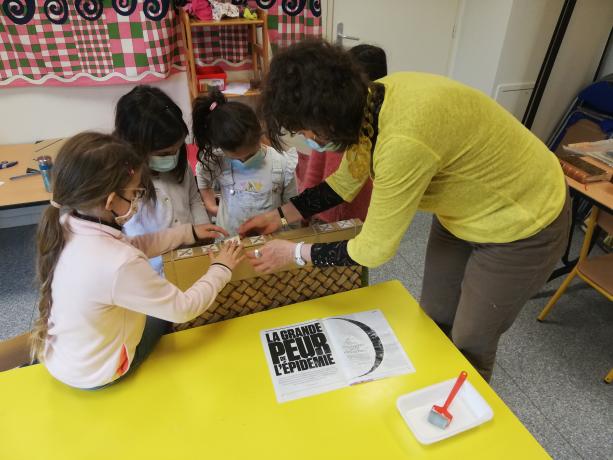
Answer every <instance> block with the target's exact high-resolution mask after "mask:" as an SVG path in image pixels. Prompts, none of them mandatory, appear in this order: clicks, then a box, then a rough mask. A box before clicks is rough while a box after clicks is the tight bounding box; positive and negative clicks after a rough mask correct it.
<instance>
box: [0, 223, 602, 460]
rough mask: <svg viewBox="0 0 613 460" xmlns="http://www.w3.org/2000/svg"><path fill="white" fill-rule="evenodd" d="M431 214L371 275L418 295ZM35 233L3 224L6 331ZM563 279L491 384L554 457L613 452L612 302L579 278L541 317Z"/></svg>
mask: <svg viewBox="0 0 613 460" xmlns="http://www.w3.org/2000/svg"><path fill="white" fill-rule="evenodd" d="M430 221H431V217H430V216H429V215H427V214H418V215H417V216H416V218H415V220H414V221H413V223H412V225H411V228H410V229H409V231H408V233H407V234H406V236H405V238H404V240H403V241H402V244H401V246H400V249H399V252H398V254H397V255H396V257H394V258H393V259H392V260H391V261H390V262H388V263H387V264H385V265H383V266H382V267H380V268H377V269H374V270H371V283H373V284H374V283H378V282H381V281H386V280H389V279H399V280H401V281H402V283H403V284H404V285H405V287H406V288H407V289H408V290H409V291H410V292H411V293H412V294H413V296H415V298H417V299H419V297H420V294H421V278H422V274H423V266H424V259H425V248H426V243H427V238H428V231H429V228H430ZM34 234H35V227H33V226H30V227H19V228H12V229H2V230H0V261H2V264H0V281H1V283H0V286H1V288H0V289H1V296H0V299H1V300H0V313H1V314H0V339H4V338H8V337H10V336H12V335H16V334H18V333H21V332H24V331H26V330H27V329H28V328H29V326H30V322H31V318H32V315H33V313H34V309H35V307H36V290H35V287H34V283H33V277H34V268H33V265H34V244H35V242H34ZM581 237H582V235H578V238H575V240H578V239H580V238H581ZM575 249H576V248H575ZM561 281H562V280H561V279H558V280H555V281H553V282H551V283H549V284H547V285H546V286H545V287H544V288H543V290H542V291H541V293H540V294H539V295H538V296H537V297H536V298H534V299H532V300H531V301H530V302H528V304H527V305H526V306H525V308H524V309H523V311H522V312H521V314H520V315H519V317H518V318H517V320H516V321H515V324H514V325H513V327H512V328H511V329H510V330H509V331H508V332H507V333H506V334H505V335H504V336H503V338H502V339H501V342H500V347H499V351H498V361H497V364H496V368H495V370H494V376H493V380H492V386H493V387H494V389H495V390H496V391H497V392H498V394H499V395H500V396H501V397H502V399H503V400H504V401H505V402H506V403H507V405H508V406H509V407H510V408H511V409H512V410H513V411H514V412H515V414H516V415H517V416H518V417H519V418H520V420H521V421H522V422H523V423H524V424H525V425H526V427H527V428H528V430H530V432H531V433H532V434H533V435H534V436H535V437H536V439H537V440H538V441H539V442H540V443H541V444H542V445H543V446H544V447H545V449H546V450H547V451H548V452H549V453H550V454H551V455H552V457H554V458H555V459H585V460H588V459H589V460H592V459H594V460H596V459H603V460H604V459H613V384H612V385H606V384H605V383H604V382H603V380H602V378H603V377H604V374H605V373H606V372H607V371H608V370H609V369H610V368H611V367H612V366H613V333H612V332H611V331H613V305H611V303H609V302H607V301H606V300H605V299H604V297H602V296H600V295H599V294H598V293H596V292H595V291H594V290H592V289H590V288H587V287H586V286H585V285H583V284H582V283H581V282H575V283H573V285H572V286H571V288H570V289H569V291H568V292H567V294H565V295H564V297H562V299H561V300H560V302H559V303H558V305H557V306H556V308H555V309H554V310H553V312H552V313H551V314H550V316H549V318H548V320H547V321H546V322H544V323H539V322H537V321H536V319H535V318H536V315H537V313H538V312H539V311H540V310H541V308H542V307H543V305H544V304H545V302H546V300H547V298H548V297H549V296H550V295H551V294H552V293H553V291H554V290H555V289H556V288H557V287H558V286H559V284H560V282H561ZM526 460H527V459H526Z"/></svg>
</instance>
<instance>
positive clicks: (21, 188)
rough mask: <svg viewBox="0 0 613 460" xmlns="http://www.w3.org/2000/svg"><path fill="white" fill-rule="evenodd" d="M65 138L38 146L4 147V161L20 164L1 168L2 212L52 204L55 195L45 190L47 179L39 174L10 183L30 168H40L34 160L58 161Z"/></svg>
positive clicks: (0, 155)
mask: <svg viewBox="0 0 613 460" xmlns="http://www.w3.org/2000/svg"><path fill="white" fill-rule="evenodd" d="M63 144H64V139H51V140H48V141H43V142H39V143H38V144H14V145H1V146H0V161H3V160H6V161H18V162H19V164H17V165H15V166H13V167H12V168H8V169H0V182H4V184H3V185H0V210H2V209H11V208H21V207H25V206H36V205H40V204H45V203H48V202H49V200H50V199H51V194H50V193H47V192H46V191H45V187H44V185H43V179H42V178H41V176H40V175H38V174H36V175H33V176H31V177H24V178H22V179H17V180H10V177H12V176H19V175H21V174H25V173H26V169H27V168H36V169H38V164H37V162H36V161H34V158H36V157H38V156H41V155H49V156H50V157H52V158H55V155H56V154H57V152H58V150H59V149H60V147H61V146H62V145H63Z"/></svg>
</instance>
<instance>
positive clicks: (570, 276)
mask: <svg viewBox="0 0 613 460" xmlns="http://www.w3.org/2000/svg"><path fill="white" fill-rule="evenodd" d="M575 276H577V268H573V269H572V271H571V272H570V273H569V274H568V276H567V277H566V279H565V280H564V282H563V283H562V285H561V286H560V287H559V288H558V290H557V291H556V292H555V294H554V295H553V296H552V297H551V299H549V302H547V305H545V308H543V311H541V313H540V314H539V315H538V317H537V320H539V321H543V320H544V319H545V317H546V316H547V315H548V314H549V312H550V311H551V309H552V308H553V306H554V305H555V304H556V302H557V301H558V300H559V299H560V297H562V294H564V291H566V289H567V288H568V285H569V284H570V282H571V281H572V280H573V278H574V277H575Z"/></svg>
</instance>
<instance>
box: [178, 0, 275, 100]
mask: <svg viewBox="0 0 613 460" xmlns="http://www.w3.org/2000/svg"><path fill="white" fill-rule="evenodd" d="M257 15H258V19H254V20H250V19H243V18H237V19H222V20H221V21H198V20H196V19H193V18H191V17H190V16H189V14H187V12H186V11H185V10H181V31H182V34H183V43H184V48H185V58H186V66H187V80H188V84H189V94H190V98H191V100H194V99H195V98H196V97H197V96H198V95H199V93H200V91H199V89H198V76H197V74H196V58H195V56H194V46H193V40H192V33H193V31H194V29H197V28H199V27H211V28H212V27H228V26H247V27H248V28H249V33H248V42H249V48H250V51H251V60H252V69H251V71H252V79H253V80H256V81H260V82H261V81H263V79H264V75H265V74H266V73H267V72H268V18H267V15H266V13H265V12H264V11H262V10H257ZM258 29H260V31H261V33H258ZM233 81H240V80H235V79H233V78H232V71H229V73H228V82H233ZM259 94H260V90H259V89H249V91H247V93H246V94H244V95H240V96H239V95H233V94H226V97H244V96H257V95H259Z"/></svg>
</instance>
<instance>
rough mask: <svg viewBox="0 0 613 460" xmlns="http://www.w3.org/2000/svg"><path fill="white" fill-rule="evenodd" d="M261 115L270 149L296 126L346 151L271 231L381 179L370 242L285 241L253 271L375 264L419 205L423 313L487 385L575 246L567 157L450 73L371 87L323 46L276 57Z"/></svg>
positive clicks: (264, 220)
mask: <svg viewBox="0 0 613 460" xmlns="http://www.w3.org/2000/svg"><path fill="white" fill-rule="evenodd" d="M261 111H262V114H263V119H264V121H265V123H266V127H267V130H268V138H269V139H270V140H271V142H272V145H273V146H276V147H278V146H279V144H280V143H281V135H282V134H283V132H284V129H285V130H288V131H290V132H298V133H300V134H302V135H303V136H305V137H307V138H309V139H311V141H312V142H315V143H316V144H317V145H318V146H319V148H320V149H321V150H339V149H344V150H345V153H344V158H343V162H342V163H341V165H340V167H339V169H338V170H337V171H336V172H335V173H334V174H333V175H331V176H330V177H328V178H327V179H326V180H325V181H324V182H322V183H321V184H320V185H318V186H315V187H312V188H310V189H306V190H305V191H303V192H302V193H301V194H300V195H298V196H296V197H295V198H293V199H292V200H291V202H290V203H288V204H286V205H284V206H283V207H281V208H280V210H279V211H272V212H268V213H265V214H261V215H259V216H256V217H254V218H252V219H251V220H250V221H248V222H247V223H245V224H244V225H243V226H242V227H241V229H240V232H241V233H242V234H246V233H253V232H258V233H271V232H273V231H275V230H277V229H278V228H279V227H280V222H281V219H280V214H281V213H282V214H283V215H284V216H285V220H287V221H289V222H293V221H298V220H300V219H302V218H308V217H310V216H312V215H313V214H316V213H318V212H321V211H323V210H325V209H329V208H332V207H333V206H336V205H338V204H340V203H342V202H343V201H351V200H352V199H353V198H354V197H355V196H356V194H357V193H358V191H359V190H360V188H361V187H362V185H363V184H364V182H365V181H366V180H367V179H368V178H369V177H371V178H372V180H373V192H372V198H371V201H370V206H369V208H368V215H367V217H366V221H365V222H364V225H363V227H362V231H361V232H360V234H359V235H357V236H356V237H355V238H353V239H351V240H349V241H343V242H340V243H331V244H301V243H298V244H295V243H292V242H289V241H281V240H273V241H271V242H269V243H267V244H266V245H265V246H264V247H263V248H262V249H260V250H259V251H258V255H259V256H260V257H259V258H255V254H250V255H249V256H250V257H251V258H252V262H253V265H254V267H256V269H258V270H259V271H263V272H266V271H271V270H275V269H276V268H278V267H281V266H284V265H286V264H287V263H291V262H292V261H294V260H295V262H296V263H297V264H299V265H303V264H305V263H306V262H312V263H313V264H314V265H318V266H321V265H324V266H325V265H348V264H361V265H365V266H367V267H375V266H378V265H381V264H383V263H385V262H386V261H388V260H390V259H391V258H392V257H393V256H394V254H395V253H396V251H397V249H398V246H399V244H400V241H401V240H402V237H403V235H404V233H405V232H406V230H407V228H408V227H409V224H410V223H411V219H412V218H413V216H414V214H415V212H416V210H417V209H421V210H423V211H427V212H431V213H433V214H434V218H433V223H432V229H431V231H430V240H429V243H428V249H427V252H426V263H425V273H424V282H423V289H422V297H421V306H422V307H423V308H424V310H425V311H426V313H428V315H430V317H431V318H432V319H433V320H434V321H435V322H436V323H437V324H438V325H439V326H440V327H441V329H442V330H443V331H444V332H445V333H447V334H448V335H449V336H450V337H451V339H452V340H453V342H454V344H455V345H456V346H457V347H458V348H459V349H460V351H462V352H463V353H464V355H465V356H466V357H467V358H468V360H469V361H470V362H471V363H472V364H473V365H474V366H475V368H476V369H477V370H478V371H479V372H480V373H481V375H482V376H483V377H484V378H485V379H486V380H489V379H490V377H491V374H492V369H493V367H494V361H495V357H496V349H497V346H498V341H499V339H500V336H501V335H502V334H503V333H504V332H505V331H506V330H507V329H508V328H509V327H510V326H511V325H512V324H513V321H514V320H515V318H516V317H517V314H518V313H519V311H520V310H521V308H522V306H523V305H524V304H525V303H526V301H527V300H528V299H530V298H531V297H532V296H533V295H534V294H535V293H536V292H537V291H538V290H539V289H540V288H541V287H542V286H543V285H544V284H545V282H546V281H547V279H548V277H549V275H550V274H551V272H552V271H553V268H554V267H555V265H556V263H557V262H558V261H559V260H560V257H561V255H562V253H563V251H564V248H565V246H566V244H565V242H566V239H567V235H568V231H569V200H568V193H567V186H566V183H565V180H564V174H563V172H562V169H561V167H560V164H559V162H558V161H557V159H556V157H555V155H554V154H553V153H552V152H551V151H549V149H548V148H547V147H546V146H545V145H544V144H543V143H542V142H541V141H540V140H539V139H538V138H537V137H536V136H534V135H533V134H532V133H531V132H530V131H528V130H527V129H526V128H525V127H524V126H523V125H522V124H521V123H520V122H519V121H517V120H516V119H515V118H514V117H513V116H512V115H511V114H510V113H508V112H507V111H506V110H504V109H503V108H502V107H500V106H499V105H498V104H496V102H494V101H493V100H492V99H490V98H489V97H487V96H486V95H484V94H482V93H480V92H479V91H476V90H474V89H472V88H469V87H467V86H464V85H462V84H460V83H457V82H454V81H452V80H449V79H447V78H445V77H441V76H438V75H429V74H425V73H412V72H403V73H396V74H392V75H389V76H387V77H385V78H382V79H380V80H377V81H376V82H368V81H367V79H366V78H365V76H364V75H363V73H362V72H361V70H360V69H359V68H358V67H357V66H356V63H355V62H354V60H353V59H352V58H351V56H350V55H349V53H347V52H346V51H344V50H342V49H341V48H338V47H334V46H332V45H330V44H327V43H325V42H323V41H310V42H302V43H299V44H297V45H294V46H292V47H290V48H288V49H287V50H286V51H285V52H283V53H280V54H277V55H276V56H275V57H274V59H273V60H272V62H271V66H270V72H269V73H268V75H267V81H266V84H265V87H264V92H263V95H262V104H261Z"/></svg>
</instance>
